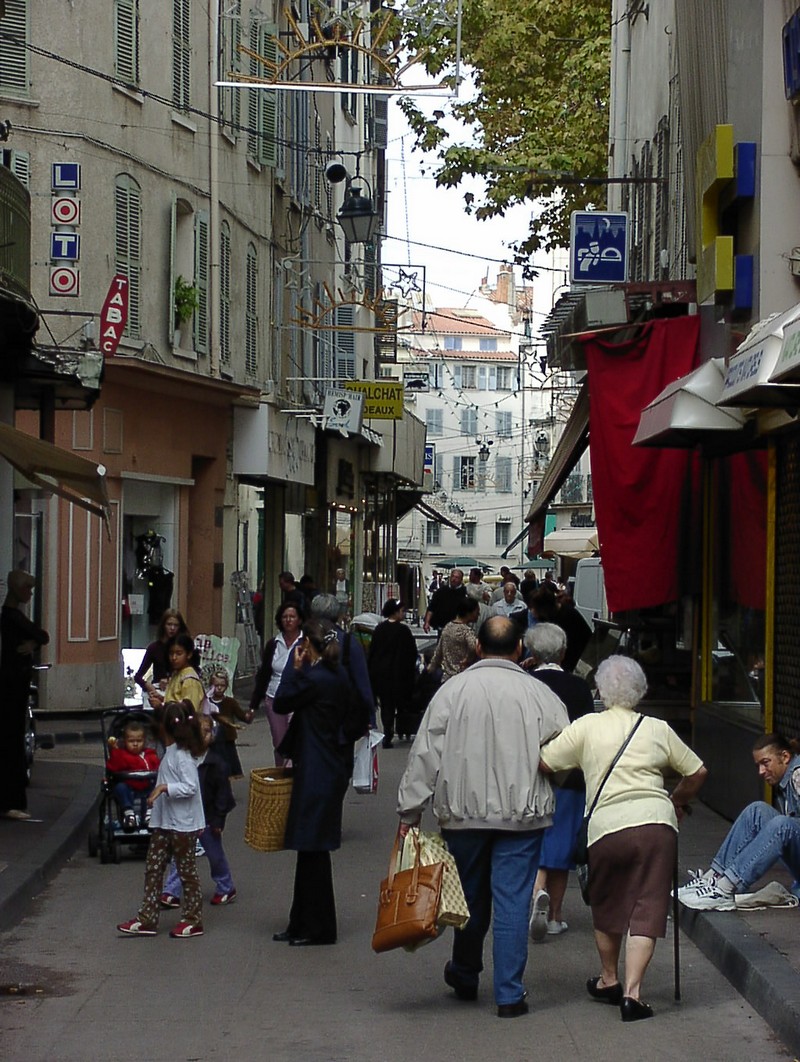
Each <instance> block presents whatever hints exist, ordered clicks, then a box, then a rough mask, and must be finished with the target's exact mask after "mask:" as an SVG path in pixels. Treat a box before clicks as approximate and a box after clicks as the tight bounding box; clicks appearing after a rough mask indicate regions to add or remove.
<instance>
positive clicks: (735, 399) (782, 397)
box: [718, 303, 800, 409]
mask: <svg viewBox="0 0 800 1062" xmlns="http://www.w3.org/2000/svg"><path fill="white" fill-rule="evenodd" d="M799 319H800V303H798V304H797V305H796V306H793V307H792V308H791V310H786V311H785V312H784V313H778V314H773V315H772V317H768V318H766V320H764V321H759V323H758V324H757V325H755V327H754V328H753V329H752V330H751V332H750V334H749V335H748V336H747V337H746V339H745V340H744V342H743V343H741V344H740V345H739V347H738V348H737V350H736V352H735V353H734V354H732V355H731V357H730V360H729V361H728V366H727V368H726V370H725V379H724V381H723V384H722V395H721V397H720V398H719V400H718V404H719V405H721V406H749V407H756V406H777V407H778V408H781V409H783V408H789V407H791V408H796V407H798V406H800V384H796V383H776V382H775V380H774V379H773V373H775V372H776V370H777V371H778V372H780V368H779V362H780V357H781V353H782V350H783V339H784V329H786V328H787V327H788V326H789V325H791V324H793V323H794V322H795V321H797V320H799Z"/></svg>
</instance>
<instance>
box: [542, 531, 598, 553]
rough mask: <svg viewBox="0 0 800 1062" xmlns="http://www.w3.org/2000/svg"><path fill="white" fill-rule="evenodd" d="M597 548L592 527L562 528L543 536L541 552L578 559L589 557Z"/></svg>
mask: <svg viewBox="0 0 800 1062" xmlns="http://www.w3.org/2000/svg"><path fill="white" fill-rule="evenodd" d="M599 548H600V546H599V545H598V540H597V531H596V530H595V529H594V528H593V527H562V528H559V529H557V530H555V531H551V532H550V534H549V535H545V537H544V550H543V552H544V553H555V554H556V555H557V556H559V557H575V558H578V559H580V558H581V557H591V556H592V554H594V553H596V552H597V551H598V550H599Z"/></svg>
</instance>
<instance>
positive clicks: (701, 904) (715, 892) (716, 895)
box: [678, 884, 736, 911]
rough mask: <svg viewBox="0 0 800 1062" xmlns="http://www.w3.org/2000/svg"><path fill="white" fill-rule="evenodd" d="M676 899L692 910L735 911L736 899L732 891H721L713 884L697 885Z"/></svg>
mask: <svg viewBox="0 0 800 1062" xmlns="http://www.w3.org/2000/svg"><path fill="white" fill-rule="evenodd" d="M678 899H679V900H680V901H681V903H682V904H683V905H684V907H689V908H690V909H691V910H692V911H735V910H736V901H735V900H734V898H733V893H732V892H723V891H722V889H719V888H717V886H716V885H715V884H710V885H698V886H697V888H696V889H695V890H694V891H693V892H687V893H686V894H685V895H683V896H681V895H680V893H679V894H678Z"/></svg>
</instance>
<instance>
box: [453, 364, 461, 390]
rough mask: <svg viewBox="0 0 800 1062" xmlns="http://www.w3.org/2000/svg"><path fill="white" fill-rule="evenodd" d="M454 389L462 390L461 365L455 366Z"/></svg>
mask: <svg viewBox="0 0 800 1062" xmlns="http://www.w3.org/2000/svg"><path fill="white" fill-rule="evenodd" d="M453 387H455V389H456V391H460V390H461V366H460V365H454V366H453Z"/></svg>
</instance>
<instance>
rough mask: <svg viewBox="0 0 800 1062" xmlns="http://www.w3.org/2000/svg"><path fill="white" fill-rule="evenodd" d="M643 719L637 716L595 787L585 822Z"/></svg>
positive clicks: (590, 815)
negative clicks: (601, 779)
mask: <svg viewBox="0 0 800 1062" xmlns="http://www.w3.org/2000/svg"><path fill="white" fill-rule="evenodd" d="M643 719H644V716H643V715H640V716H639V718H638V719H637V720H636V722H635V723H634V725H633V727H632V729H631V732H630V734H628V736H627V737H626V738H625V740H624V741H623V742H622V744H621V745H620V747H619V752H618V753H617V754H616V756H615V757H614V759H613V760H612V761H611V764H610V765H609V768H608V770H607V771H606V773H605V775H604V776H603V781H602V782H601V783H600V785H599V786H598V787H597V792H596V793H595V795H594V800H593V801H592V806H591V807H590V808H589V811H588V812H587V814H586V819H587V821H588V820H589V819H590V818H591V817H592V812H593V811H594V809H595V808H596V807H597V801H598V800H599V799H600V794H601V793H602V792H603V786H604V785H605V784H606V782H607V781H608V776H609V775H610V774H611V772H612V771H613V770H614V768H615V767H616V766H617V763H619V758H620V756H621V755H622V753H623V752H624V751H625V749H626V748H627V747H628V745H629V744H630V742H631V738H632V737H633V735H634V734H635V733H636V731H637V730H638V729H639V727H640V726H641V725H642V720H643Z"/></svg>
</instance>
